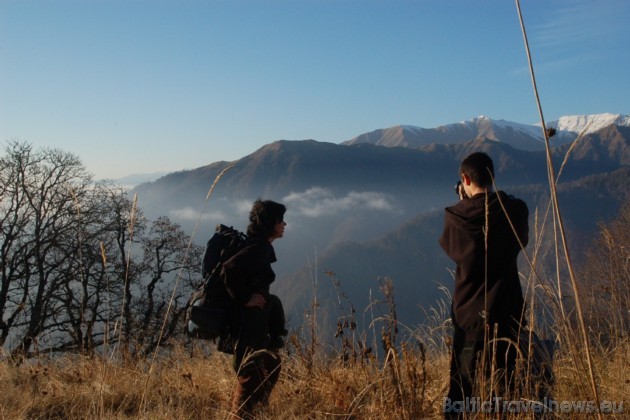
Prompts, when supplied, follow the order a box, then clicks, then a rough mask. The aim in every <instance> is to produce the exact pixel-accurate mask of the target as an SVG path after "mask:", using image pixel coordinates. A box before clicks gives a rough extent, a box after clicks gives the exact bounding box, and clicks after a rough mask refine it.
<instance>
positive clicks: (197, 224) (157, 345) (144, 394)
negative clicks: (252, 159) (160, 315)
mask: <svg viewBox="0 0 630 420" xmlns="http://www.w3.org/2000/svg"><path fill="white" fill-rule="evenodd" d="M232 167H234V164H232V165H229V166H227V167H226V168H225V169H223V170H222V171H221V172H220V173H219V175H217V177H216V178H215V179H214V182H213V183H212V186H211V187H210V189H209V190H208V194H207V195H206V200H205V203H204V208H203V210H202V211H201V213H199V217H198V218H197V223H196V224H195V227H194V229H193V233H192V234H191V235H190V241H188V247H187V248H186V254H185V258H184V261H183V263H182V265H181V267H180V269H179V272H178V273H177V278H176V279H175V286H173V292H172V293H171V298H170V300H169V302H168V306H167V307H166V312H165V314H164V320H163V321H162V327H161V328H160V334H159V335H158V339H157V342H156V344H155V350H154V351H153V356H152V358H151V365H150V367H149V373H148V375H147V380H146V382H145V384H144V389H143V390H142V399H141V400H140V411H141V410H142V408H143V407H144V404H145V402H146V399H145V398H146V392H147V388H148V386H149V379H150V378H151V374H152V373H153V366H154V364H155V359H156V357H157V352H158V349H159V348H160V343H161V342H162V336H163V335H164V330H165V329H166V323H167V321H168V315H169V313H170V312H171V308H172V306H173V301H174V300H175V293H176V292H177V288H178V286H179V281H180V279H181V277H182V271H183V270H184V267H185V266H186V263H187V262H188V256H189V255H190V249H191V248H192V244H193V240H194V238H195V234H196V232H197V229H198V228H199V224H200V221H201V216H202V214H203V213H204V211H205V208H206V206H207V205H208V200H210V197H211V196H212V193H213V192H214V188H215V187H216V186H217V184H218V183H219V180H220V179H221V178H222V177H223V175H225V173H226V172H227V171H229V170H230V169H232Z"/></svg>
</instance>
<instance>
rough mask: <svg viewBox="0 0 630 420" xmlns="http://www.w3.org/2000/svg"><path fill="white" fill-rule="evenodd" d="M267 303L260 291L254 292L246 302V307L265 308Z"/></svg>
mask: <svg viewBox="0 0 630 420" xmlns="http://www.w3.org/2000/svg"><path fill="white" fill-rule="evenodd" d="M266 303H267V301H266V300H265V297H264V296H263V295H261V294H260V293H253V294H252V297H250V298H249V300H248V301H247V303H245V307H247V308H260V309H263V308H264V307H265V304H266Z"/></svg>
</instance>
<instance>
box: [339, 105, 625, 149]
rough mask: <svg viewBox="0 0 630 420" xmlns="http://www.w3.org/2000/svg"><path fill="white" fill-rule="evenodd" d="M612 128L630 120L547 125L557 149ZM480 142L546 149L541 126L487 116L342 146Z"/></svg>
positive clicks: (615, 117) (611, 117)
mask: <svg viewBox="0 0 630 420" xmlns="http://www.w3.org/2000/svg"><path fill="white" fill-rule="evenodd" d="M611 125H617V126H625V127H630V116H628V115H622V114H610V113H606V114H594V115H570V116H564V117H561V118H559V119H558V120H556V121H550V122H548V123H547V127H549V128H550V127H553V128H555V129H556V130H557V137H554V138H552V144H553V145H560V144H564V143H567V142H570V141H573V140H574V139H575V138H576V137H577V135H579V134H580V133H581V132H582V131H583V130H584V129H585V128H587V131H586V132H585V133H584V134H590V133H594V132H597V131H599V130H601V129H602V128H605V127H608V126H611ZM478 138H483V139H488V140H492V141H497V142H500V143H505V144H508V145H510V146H512V147H514V148H516V149H520V150H528V151H535V150H541V149H543V148H544V142H543V134H542V130H541V128H540V125H528V124H521V123H517V122H512V121H506V120H493V119H491V118H488V117H486V116H483V115H482V116H479V117H476V118H472V119H470V120H467V121H462V122H459V123H454V124H448V125H443V126H439V127H435V128H422V127H417V126H413V125H397V126H394V127H390V128H383V129H378V130H374V131H370V132H368V133H364V134H360V135H358V136H356V137H354V138H353V139H351V140H348V141H345V142H343V143H342V144H343V145H353V144H360V143H369V144H374V145H377V146H385V147H409V148H418V147H421V146H426V145H429V144H456V143H462V142H465V141H469V140H474V139H478Z"/></svg>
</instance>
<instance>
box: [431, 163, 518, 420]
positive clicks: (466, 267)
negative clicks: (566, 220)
mask: <svg viewBox="0 0 630 420" xmlns="http://www.w3.org/2000/svg"><path fill="white" fill-rule="evenodd" d="M460 176H461V184H459V185H460V188H459V194H460V201H459V202H458V203H457V204H455V205H453V206H451V207H447V208H446V209H445V217H444V231H443V233H442V236H441V237H440V240H439V242H440V245H441V247H442V249H443V250H444V252H446V254H447V255H448V256H449V257H450V258H451V259H452V260H453V261H454V262H455V263H456V270H455V288H454V292H453V302H452V307H451V317H452V321H453V327H454V333H453V344H452V346H453V347H452V353H451V367H450V383H449V391H448V395H447V398H446V399H445V406H444V411H445V416H446V417H447V418H450V417H461V416H462V415H463V413H462V412H461V411H462V410H464V411H465V410H471V409H474V407H471V404H470V403H469V402H470V401H472V400H471V399H474V398H475V395H474V394H475V393H478V391H479V390H478V389H475V376H476V375H477V370H478V369H477V365H478V363H481V361H482V360H483V361H484V364H483V366H484V371H483V374H484V375H486V374H487V372H488V370H489V369H490V364H491V363H495V365H494V370H495V372H502V373H503V374H504V375H505V376H503V382H502V383H504V384H505V383H507V384H510V380H511V377H512V375H513V371H514V363H515V357H516V351H515V348H514V346H513V345H511V344H510V341H515V340H516V337H518V332H519V329H520V328H521V327H522V326H523V324H524V299H523V292H522V290H521V284H520V281H519V274H518V267H517V257H518V254H519V252H520V251H521V249H523V248H524V247H525V246H526V245H527V241H528V229H529V228H528V209H527V205H526V204H525V202H523V201H522V200H520V199H517V198H515V197H513V196H510V195H508V194H506V193H505V192H503V191H497V192H493V180H494V166H493V163H492V159H491V158H490V157H489V156H488V155H487V154H485V153H480V152H478V153H473V154H471V155H469V156H468V157H466V158H465V159H464V160H463V161H462V163H461V165H460ZM493 350H494V355H493V354H492V351H493ZM493 356H494V357H493ZM480 366H482V365H480ZM506 379H507V382H506ZM508 386H509V385H508ZM504 390H505V389H504ZM476 397H479V395H476ZM467 398H469V400H467Z"/></svg>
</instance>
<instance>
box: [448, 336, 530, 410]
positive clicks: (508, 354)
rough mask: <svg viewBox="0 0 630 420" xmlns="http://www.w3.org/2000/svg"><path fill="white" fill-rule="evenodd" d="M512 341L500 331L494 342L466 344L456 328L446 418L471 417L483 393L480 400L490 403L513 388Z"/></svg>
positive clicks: (514, 358) (515, 352)
mask: <svg viewBox="0 0 630 420" xmlns="http://www.w3.org/2000/svg"><path fill="white" fill-rule="evenodd" d="M513 340H514V339H513V334H511V333H507V332H506V331H501V332H500V334H498V335H497V337H496V338H495V339H489V340H488V341H483V340H481V341H469V340H466V339H465V335H464V331H462V330H461V329H460V328H459V327H457V326H455V330H454V334H453V348H452V352H451V367H450V381H449V390H448V394H447V396H446V398H447V400H446V401H445V404H444V416H445V418H463V417H464V416H465V415H466V413H468V415H469V416H471V417H472V416H473V415H474V412H475V411H477V412H478V410H479V409H480V405H479V403H480V402H481V401H482V400H481V396H482V394H483V397H484V398H483V400H490V399H491V398H493V397H496V396H499V395H502V396H505V394H506V393H509V392H510V391H511V390H512V389H513V386H514V371H515V365H516V355H517V350H516V347H515V346H514V343H513ZM482 363H483V371H481V370H480V369H481V364H482ZM491 374H493V375H492V384H493V385H494V386H493V387H492V389H490V381H491V378H490V376H491ZM477 379H480V381H477ZM482 385H483V389H482V388H481V386H482ZM482 391H483V392H482Z"/></svg>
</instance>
